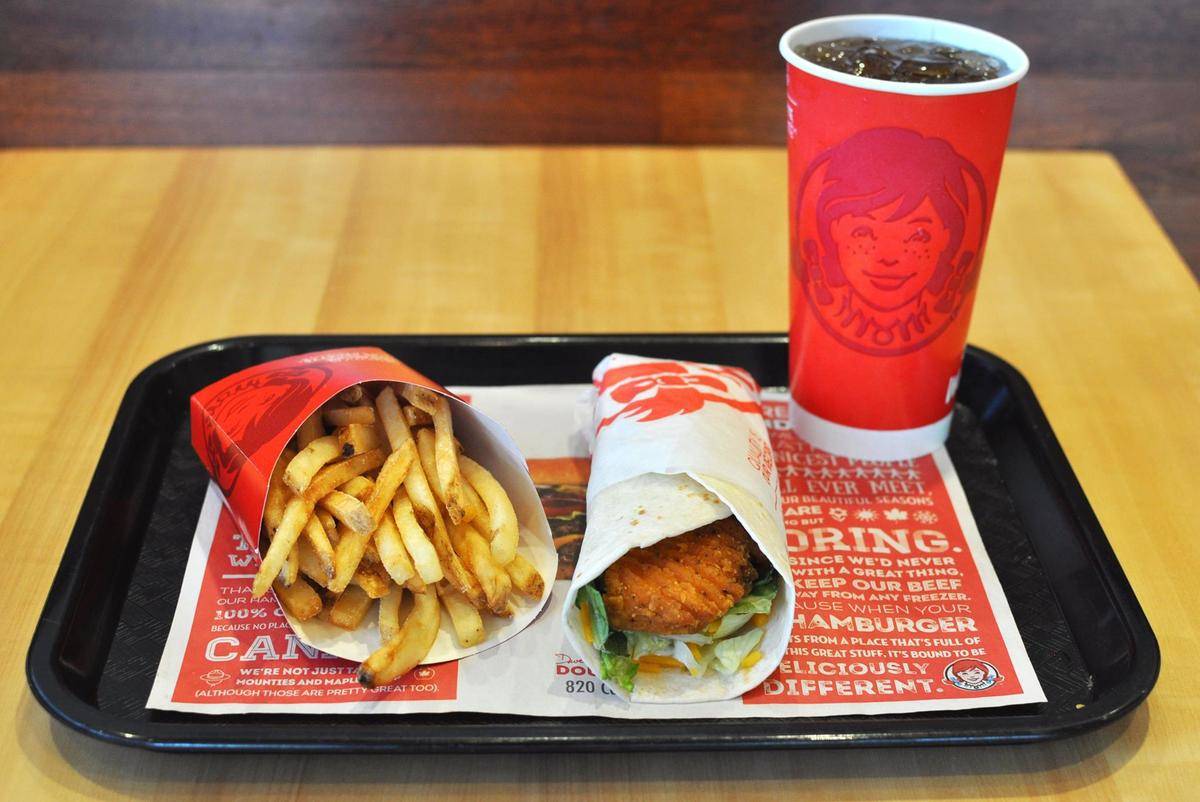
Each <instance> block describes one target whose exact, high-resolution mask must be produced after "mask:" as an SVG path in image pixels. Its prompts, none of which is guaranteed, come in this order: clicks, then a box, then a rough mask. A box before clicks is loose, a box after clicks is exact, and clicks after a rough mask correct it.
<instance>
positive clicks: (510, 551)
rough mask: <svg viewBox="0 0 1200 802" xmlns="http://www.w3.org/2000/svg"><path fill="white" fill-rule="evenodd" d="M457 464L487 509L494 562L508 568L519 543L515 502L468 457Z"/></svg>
mask: <svg viewBox="0 0 1200 802" xmlns="http://www.w3.org/2000/svg"><path fill="white" fill-rule="evenodd" d="M458 462H459V464H460V465H461V466H462V473H463V476H465V477H466V479H467V482H469V483H470V485H471V486H472V487H473V488H475V490H476V491H478V492H479V495H480V496H481V497H482V498H483V503H484V506H486V507H487V512H488V518H489V519H490V522H491V525H492V536H491V538H490V539H491V548H492V559H494V560H495V561H496V562H497V563H498V564H499V565H508V563H509V562H511V561H512V558H513V556H514V555H516V553H517V540H518V538H519V537H520V530H519V529H518V527H517V513H516V511H515V510H514V509H513V505H512V501H511V500H510V499H509V497H508V494H507V493H505V492H504V488H503V487H501V486H500V483H499V482H497V481H496V478H495V477H494V476H492V474H491V473H490V472H489V471H488V470H487V469H486V468H484V467H483V466H482V465H480V464H479V463H478V462H476V461H475V460H473V459H471V458H470V457H465V456H460V457H459V458H458Z"/></svg>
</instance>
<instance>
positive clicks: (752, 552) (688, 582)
mask: <svg viewBox="0 0 1200 802" xmlns="http://www.w3.org/2000/svg"><path fill="white" fill-rule="evenodd" d="M757 554H758V550H757V547H756V546H755V545H754V541H752V540H751V539H750V536H749V535H747V534H746V530H745V529H743V528H742V525H741V524H739V523H738V521H737V519H736V518H734V517H733V516H730V517H728V518H723V519H721V520H720V521H715V522H714V523H711V524H709V525H707V526H702V527H700V528H699V529H694V530H692V531H691V532H685V533H684V534H682V535H678V536H676V537H672V538H667V539H666V540H660V541H659V542H658V543H655V544H654V545H653V546H650V547H649V548H645V549H634V550H633V551H630V552H629V553H627V554H625V555H624V556H623V557H621V559H619V560H617V561H616V562H615V563H613V564H612V565H610V566H609V567H608V570H606V571H605V572H604V590H603V592H602V595H603V597H604V606H605V608H606V609H607V611H608V621H609V624H610V625H611V626H612V627H613V628H614V629H624V630H631V631H634V632H652V633H654V634H656V635H686V634H691V633H696V632H700V631H702V630H703V629H704V628H705V627H706V626H708V624H710V623H711V622H713V621H714V620H716V619H717V618H720V617H721V616H723V615H725V613H727V612H729V608H730V607H732V606H733V605H734V604H735V603H736V602H737V601H738V600H739V599H741V598H742V597H743V596H745V595H746V593H747V592H748V591H749V590H750V587H751V586H752V585H753V584H754V580H755V579H757V578H758V571H757V570H756V569H755V567H754V557H755V556H756V555H757Z"/></svg>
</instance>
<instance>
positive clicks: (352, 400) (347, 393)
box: [338, 384, 363, 404]
mask: <svg viewBox="0 0 1200 802" xmlns="http://www.w3.org/2000/svg"><path fill="white" fill-rule="evenodd" d="M362 397H363V388H362V385H361V384H356V385H354V386H352V387H347V388H346V389H345V390H342V391H341V392H340V393H338V398H340V399H342V400H343V401H345V402H346V403H347V404H357V403H358V402H359V401H361V400H362Z"/></svg>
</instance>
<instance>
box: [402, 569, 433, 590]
mask: <svg viewBox="0 0 1200 802" xmlns="http://www.w3.org/2000/svg"><path fill="white" fill-rule="evenodd" d="M426 587H427V585H426V584H425V582H424V580H422V579H421V577H420V575H419V574H413V575H412V576H410V577H409V578H408V581H407V582H405V583H404V588H405V589H406V590H411V591H412V592H413V593H424V592H425V588H426Z"/></svg>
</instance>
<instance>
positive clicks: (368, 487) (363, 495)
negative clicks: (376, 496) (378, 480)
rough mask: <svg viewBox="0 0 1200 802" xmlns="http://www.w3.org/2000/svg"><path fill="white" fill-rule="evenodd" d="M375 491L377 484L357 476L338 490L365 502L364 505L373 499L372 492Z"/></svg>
mask: <svg viewBox="0 0 1200 802" xmlns="http://www.w3.org/2000/svg"><path fill="white" fill-rule="evenodd" d="M374 489H375V483H374V482H372V481H371V480H370V479H368V478H367V477H365V476H355V477H354V478H353V479H351V480H350V481H349V482H346V484H344V485H342V486H341V487H339V488H338V490H340V491H342V492H343V493H345V494H347V495H350V496H354V497H355V498H356V499H358V500H359V501H362V502H364V504H365V502H366V500H367V499H369V498H370V497H371V491H372V490H374Z"/></svg>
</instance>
